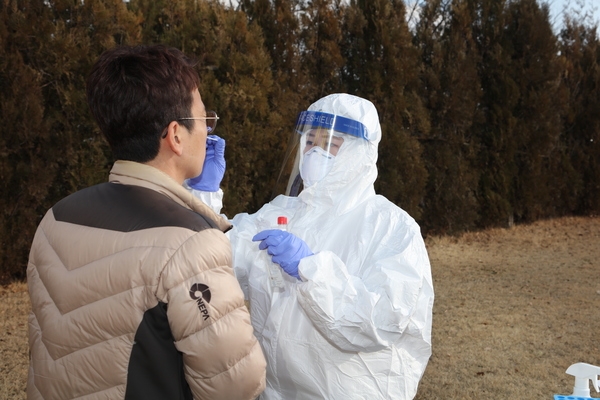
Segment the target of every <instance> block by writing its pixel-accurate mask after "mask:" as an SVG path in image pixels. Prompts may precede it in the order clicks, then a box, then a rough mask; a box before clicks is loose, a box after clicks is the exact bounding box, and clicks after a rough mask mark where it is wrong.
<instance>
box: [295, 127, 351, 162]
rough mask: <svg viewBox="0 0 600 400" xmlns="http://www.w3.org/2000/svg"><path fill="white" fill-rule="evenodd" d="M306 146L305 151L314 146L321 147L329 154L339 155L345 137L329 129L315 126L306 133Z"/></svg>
mask: <svg viewBox="0 0 600 400" xmlns="http://www.w3.org/2000/svg"><path fill="white" fill-rule="evenodd" d="M304 140H306V147H305V148H304V153H306V152H307V151H309V150H310V149H312V148H313V147H320V148H322V149H323V150H325V151H328V152H329V154H331V155H333V156H335V155H337V153H338V151H339V150H340V147H341V146H342V143H344V139H342V138H341V137H337V136H333V135H331V131H330V130H327V129H319V128H314V129H311V130H310V131H308V132H307V133H306V135H305V138H304Z"/></svg>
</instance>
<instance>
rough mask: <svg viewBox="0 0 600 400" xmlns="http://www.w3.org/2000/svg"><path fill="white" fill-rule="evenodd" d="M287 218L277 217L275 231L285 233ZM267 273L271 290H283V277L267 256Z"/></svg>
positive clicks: (278, 267) (279, 268)
mask: <svg viewBox="0 0 600 400" xmlns="http://www.w3.org/2000/svg"><path fill="white" fill-rule="evenodd" d="M287 222H288V221H287V217H283V216H281V217H277V229H281V230H282V231H287ZM267 268H268V271H269V280H270V282H271V289H273V290H275V289H283V288H284V287H285V282H284V280H283V275H282V271H281V267H280V266H279V265H278V264H276V263H274V262H273V261H272V260H271V256H269V262H268V267H267Z"/></svg>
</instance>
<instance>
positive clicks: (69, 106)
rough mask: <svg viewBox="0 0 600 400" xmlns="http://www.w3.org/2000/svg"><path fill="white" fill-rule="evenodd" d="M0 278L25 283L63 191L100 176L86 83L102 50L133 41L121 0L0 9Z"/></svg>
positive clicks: (101, 154)
mask: <svg viewBox="0 0 600 400" xmlns="http://www.w3.org/2000/svg"><path fill="white" fill-rule="evenodd" d="M0 18H1V19H2V21H1V23H0V26H1V27H2V28H0V40H1V48H0V52H2V53H3V54H2V56H1V57H0V82H1V83H2V84H1V85H0V120H1V121H2V123H3V125H4V126H10V127H11V129H7V130H5V132H4V133H3V135H2V140H1V142H0V149H1V150H0V151H1V152H2V154H5V155H6V157H3V158H2V161H1V167H0V171H2V172H1V173H2V177H3V190H2V192H1V195H0V201H1V202H2V203H3V207H2V209H3V213H2V223H1V226H2V228H1V229H2V230H1V231H0V240H1V242H2V244H3V246H2V249H1V250H0V262H2V265H3V276H2V277H0V278H5V277H6V276H10V277H12V278H23V277H24V276H25V265H26V260H27V254H28V252H29V245H30V244H31V241H32V239H33V234H34V232H35V228H36V226H37V224H38V223H39V221H40V219H41V218H42V216H43V214H44V213H45V212H46V210H47V209H48V208H50V207H51V206H52V205H53V204H54V203H55V202H56V201H57V200H59V199H60V198H62V197H64V196H66V195H68V194H69V193H71V192H73V191H75V190H77V189H80V188H82V187H85V186H89V185H91V184H94V183H98V182H100V181H104V180H106V177H107V172H108V165H109V162H108V161H107V156H106V150H107V147H106V145H105V143H104V141H103V140H102V139H101V138H100V136H99V135H98V132H97V129H96V128H95V124H94V123H93V121H92V120H91V117H90V114H89V111H88V106H87V102H86V100H85V78H86V77H87V74H88V72H89V68H90V66H91V63H92V62H93V61H94V60H95V59H96V58H97V56H98V55H99V53H100V52H101V51H103V50H104V49H106V48H108V47H112V46H114V45H115V44H116V43H124V42H127V41H128V40H135V39H136V38H137V34H138V31H137V30H136V29H137V18H136V16H135V15H131V14H129V12H128V11H127V10H126V8H125V5H124V4H123V3H122V2H121V1H117V0H111V1H99V0H88V1H86V2H85V3H81V2H72V1H60V0H56V1H52V2H33V3H32V2H28V1H17V0H12V1H5V2H3V3H2V5H0Z"/></svg>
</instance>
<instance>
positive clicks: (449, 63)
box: [415, 0, 481, 233]
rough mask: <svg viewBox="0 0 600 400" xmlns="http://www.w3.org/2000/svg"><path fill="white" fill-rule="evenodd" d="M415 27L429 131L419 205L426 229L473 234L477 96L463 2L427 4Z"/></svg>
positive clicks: (473, 48) (473, 55)
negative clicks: (423, 193) (424, 186)
mask: <svg viewBox="0 0 600 400" xmlns="http://www.w3.org/2000/svg"><path fill="white" fill-rule="evenodd" d="M420 16H421V17H420V19H419V22H418V24H417V26H416V32H415V44H416V45H417V46H419V47H420V50H421V59H422V63H423V70H422V79H423V82H424V93H423V99H424V101H425V105H426V107H427V108H428V110H429V112H430V119H431V130H430V132H429V134H428V135H426V136H425V135H424V136H423V137H422V143H423V147H424V153H423V157H424V161H425V163H426V165H427V171H428V173H429V179H428V181H427V195H426V197H425V201H424V206H423V207H424V218H423V220H424V226H423V228H424V229H425V230H433V231H437V232H444V233H454V232H461V231H464V230H467V229H473V228H474V227H475V226H476V223H477V219H478V203H477V199H476V192H477V182H478V179H479V171H477V169H476V155H477V150H478V143H477V140H476V138H475V137H474V136H473V134H472V126H473V123H474V122H475V121H476V120H477V118H478V115H479V111H478V103H479V101H480V96H481V87H480V84H479V77H478V76H477V64H478V61H479V58H478V53H477V50H476V46H475V42H474V39H473V36H472V31H471V29H472V20H471V15H470V14H469V13H468V10H467V7H466V4H465V2H464V1H462V0H454V1H452V2H450V1H441V0H436V1H431V2H429V3H427V4H426V5H425V7H424V8H423V9H422V12H421V14H420Z"/></svg>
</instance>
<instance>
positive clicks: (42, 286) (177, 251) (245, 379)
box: [27, 46, 266, 400]
mask: <svg viewBox="0 0 600 400" xmlns="http://www.w3.org/2000/svg"><path fill="white" fill-rule="evenodd" d="M198 85H199V77H198V75H197V73H196V72H195V70H194V68H193V64H192V63H191V62H190V61H189V60H188V59H187V58H186V57H185V56H184V55H183V54H182V53H181V52H180V51H178V50H176V49H172V48H167V47H164V46H138V47H118V48H115V49H112V50H109V51H107V52H105V53H104V54H103V55H102V56H101V57H100V59H99V60H98V61H97V63H96V64H95V65H94V67H93V69H92V72H91V74H90V77H89V79H88V88H87V93H88V101H89V103H90V108H91V110H92V113H93V115H94V117H95V118H96V120H97V122H98V125H99V126H100V129H101V131H102V133H103V134H104V135H105V137H106V139H107V140H108V143H109V144H110V146H111V149H112V151H113V154H114V156H115V159H117V160H118V161H117V162H115V164H114V166H113V168H112V170H111V172H110V177H109V182H107V183H103V184H99V185H96V186H92V187H90V188H87V189H84V190H81V191H79V192H76V193H74V194H72V195H70V196H68V197H67V198H65V199H63V200H61V201H60V202H59V203H57V204H56V205H55V206H54V207H52V209H50V210H49V211H48V212H47V214H46V215H45V217H44V219H43V220H42V222H41V223H40V225H39V227H38V230H37V232H36V235H35V238H34V241H33V244H32V248H31V253H30V259H29V265H28V269H27V277H28V285H29V293H30V297H31V305H32V312H31V314H30V316H29V345H30V349H31V360H30V369H29V379H28V384H27V396H28V398H29V399H61V400H65V399H75V398H77V399H138V398H139V399H145V400H148V399H161V400H162V399H211V400H215V399H254V398H256V397H257V396H258V395H259V394H260V393H261V392H262V391H263V389H264V387H265V368H266V365H265V359H264V356H263V353H262V351H261V348H260V345H259V344H258V342H257V340H256V338H255V337H254V333H253V329H252V325H251V324H250V317H249V314H248V310H247V308H246V306H245V305H244V296H243V294H242V291H241V289H240V287H239V284H238V282H237V280H236V278H235V276H234V274H233V270H232V266H231V262H232V261H231V248H230V244H229V241H228V239H227V238H226V236H225V234H224V232H226V231H227V230H229V229H230V227H231V226H230V224H229V223H228V222H227V221H226V220H224V219H223V218H222V217H220V216H219V215H217V214H215V213H214V212H213V211H212V210H211V209H210V208H209V207H208V206H207V205H206V204H204V203H203V202H201V201H200V200H198V199H197V198H195V197H194V196H193V195H192V194H191V193H190V192H189V191H187V190H186V189H185V188H184V187H183V186H182V183H183V181H184V180H185V179H188V178H193V177H196V176H198V175H200V173H201V172H202V170H203V168H204V169H205V170H206V169H207V164H210V163H211V162H213V160H211V159H210V158H209V157H208V156H207V155H206V146H207V134H208V133H210V132H211V131H212V130H214V128H215V127H216V121H217V119H218V117H217V115H216V113H213V112H208V111H206V109H205V107H204V104H203V102H202V99H201V97H200V93H199V92H198ZM217 170H218V168H217ZM214 171H215V168H212V169H211V173H215V172H214ZM217 173H218V172H217ZM221 178H222V175H221ZM218 181H220V179H218Z"/></svg>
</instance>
